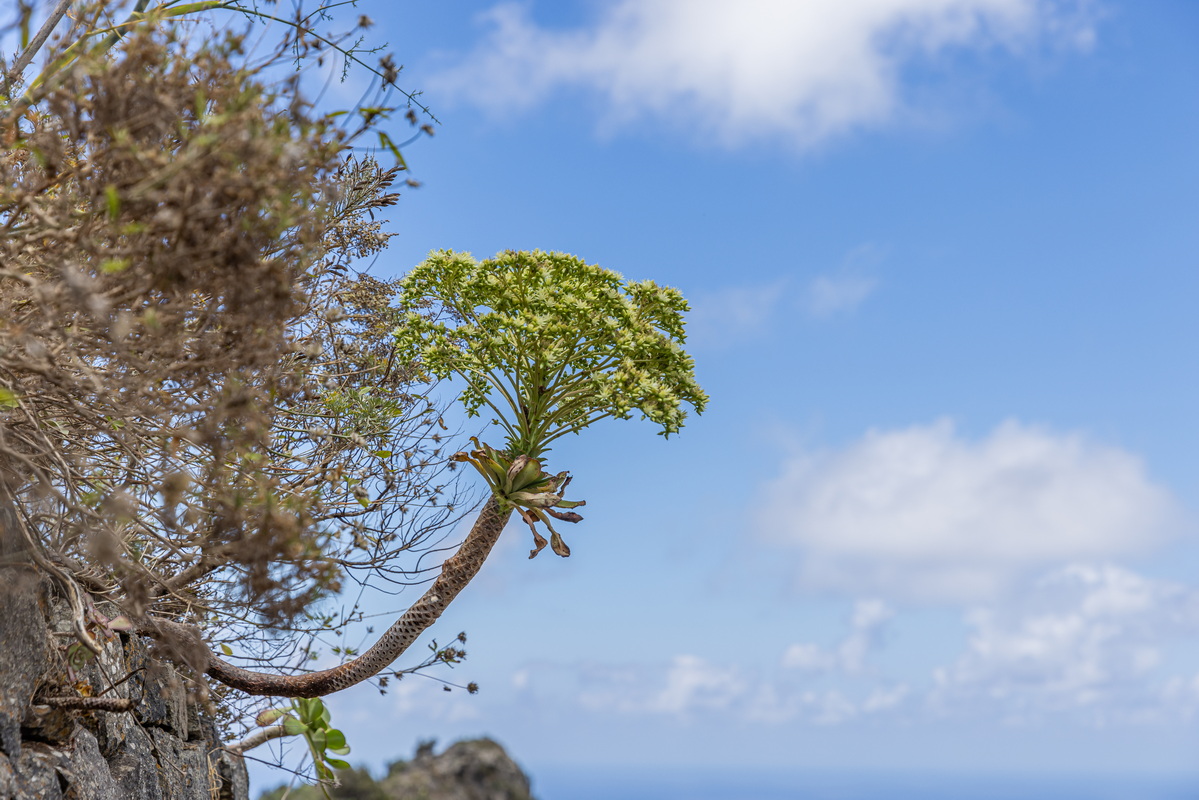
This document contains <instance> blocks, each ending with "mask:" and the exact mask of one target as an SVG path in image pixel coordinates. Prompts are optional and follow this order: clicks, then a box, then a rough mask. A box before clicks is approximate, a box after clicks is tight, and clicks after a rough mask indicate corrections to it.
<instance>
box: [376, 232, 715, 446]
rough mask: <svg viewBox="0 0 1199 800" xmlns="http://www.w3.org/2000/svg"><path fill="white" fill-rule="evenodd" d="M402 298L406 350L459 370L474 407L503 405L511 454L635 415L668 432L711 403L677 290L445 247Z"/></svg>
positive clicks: (520, 255)
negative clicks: (690, 351) (688, 343)
mask: <svg viewBox="0 0 1199 800" xmlns="http://www.w3.org/2000/svg"><path fill="white" fill-rule="evenodd" d="M400 298H401V303H402V304H403V307H404V310H405V312H406V314H407V318H406V321H405V324H404V325H402V326H401V327H399V328H398V329H397V330H396V333H395V338H396V347H397V356H398V357H399V358H403V359H407V360H408V361H410V362H415V363H419V364H420V365H422V367H423V369H425V370H427V371H428V373H430V374H432V375H435V376H436V377H438V378H448V377H450V376H452V375H456V376H458V377H460V378H461V379H462V380H463V381H464V382H465V384H466V388H465V390H464V392H463V395H462V401H463V403H464V404H465V406H466V410H467V412H468V413H469V414H471V415H472V416H474V415H477V414H479V413H480V411H481V410H482V408H483V407H484V406H486V407H487V408H489V409H490V410H491V411H492V412H494V414H495V421H496V423H497V424H498V425H500V426H501V427H502V428H503V429H504V431H505V433H506V436H507V452H508V453H509V455H511V456H517V455H526V456H529V457H531V458H536V457H538V456H540V455H541V454H542V453H544V452H545V451H546V450H547V449H548V445H549V444H550V442H552V441H554V440H555V439H557V438H558V437H560V436H564V435H565V434H567V433H577V432H578V431H580V430H582V429H583V428H586V427H587V426H588V425H590V424H591V423H593V422H596V421H598V420H601V419H604V418H606V417H615V418H618V419H628V418H630V417H631V416H632V415H633V412H634V411H639V412H641V414H642V416H643V417H644V418H645V419H648V420H650V421H651V422H654V423H656V424H658V425H660V426H661V428H662V430H661V433H662V434H663V435H665V436H669V435H670V434H672V433H676V432H677V431H678V430H679V429H680V428H681V427H682V425H683V420H684V419H685V418H686V416H687V412H686V410H685V409H684V405H690V406H691V407H692V408H694V409H695V411H696V413H700V412H702V411H703V409H704V406H705V405H706V404H707V401H708V397H707V395H706V394H704V391H703V389H701V388H700V386H699V384H698V383H697V382H696V380H695V374H694V371H695V363H694V361H693V360H692V359H691V357H690V356H689V355H687V353H686V352H684V351H683V349H682V344H683V342H684V341H685V339H686V335H685V333H684V323H683V314H684V312H686V311H687V310H688V306H687V301H686V300H684V299H683V296H682V294H680V293H679V291H678V290H677V289H672V288H670V287H664V286H658V285H657V284H656V283H654V282H653V281H643V282H640V283H625V282H624V280H623V278H622V277H621V276H620V275H619V274H618V273H616V272H612V271H611V270H607V269H603V268H602V267H599V266H595V265H593V264H587V263H586V262H584V261H583V260H582V259H580V258H576V257H575V256H572V255H569V254H566V253H546V252H542V251H540V250H535V251H532V252H529V251H522V252H516V251H512V250H509V251H506V252H503V253H500V254H498V255H497V256H496V257H495V258H491V259H488V260H486V261H481V262H480V261H476V260H475V259H474V258H472V257H471V256H470V254H468V253H455V252H453V251H449V250H443V251H438V252H434V253H432V254H431V255H430V256H429V258H428V259H426V260H425V261H424V262H423V263H422V264H420V265H419V266H418V267H416V269H414V270H413V271H412V272H411V273H410V274H409V275H408V276H407V277H406V278H405V279H404V280H403V281H402V283H401V295H400Z"/></svg>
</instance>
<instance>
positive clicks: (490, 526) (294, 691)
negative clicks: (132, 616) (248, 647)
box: [143, 495, 512, 697]
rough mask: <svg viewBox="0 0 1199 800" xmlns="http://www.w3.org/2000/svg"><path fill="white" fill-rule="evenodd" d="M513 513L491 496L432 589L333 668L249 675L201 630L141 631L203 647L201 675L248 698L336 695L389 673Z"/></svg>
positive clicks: (170, 626) (160, 627) (166, 627)
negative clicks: (204, 660) (367, 645)
mask: <svg viewBox="0 0 1199 800" xmlns="http://www.w3.org/2000/svg"><path fill="white" fill-rule="evenodd" d="M511 515H512V510H511V509H508V510H501V508H500V504H499V501H498V500H497V499H496V497H495V495H492V496H491V497H489V498H488V499H487V502H486V504H484V506H483V508H482V510H481V511H480V512H479V517H478V519H476V520H475V524H474V527H472V528H471V531H470V534H468V535H467V537H466V541H464V542H463V543H462V546H461V547H459V548H458V552H457V553H455V554H454V555H452V556H451V557H450V558H448V559H446V561H445V563H444V564H443V565H442V567H441V574H440V575H439V576H438V577H437V580H435V581H434V582H433V585H432V586H430V587H429V589H428V590H427V591H426V592H425V593H424V594H423V595H421V597H420V599H419V600H417V601H416V602H415V603H413V604H412V606H411V607H410V608H409V609H408V610H407V611H405V612H404V613H403V614H402V615H401V616H400V618H399V619H398V620H396V621H395V623H394V624H392V626H391V627H390V628H388V629H387V632H386V633H384V634H383V636H382V637H380V639H379V641H378V642H376V643H375V645H374V646H373V647H371V648H370V649H369V650H367V651H366V652H365V653H363V654H362V655H360V656H358V658H355V659H354V660H353V661H347V662H346V663H345V664H342V665H341V666H337V667H333V668H332V669H326V670H321V671H320V672H311V673H309V674H307V675H271V674H269V673H264V672H252V671H250V670H247V669H242V668H241V667H235V666H234V665H232V664H230V663H229V662H227V661H224V660H222V659H220V658H218V657H216V656H215V655H213V654H212V652H211V651H210V650H209V649H208V646H207V645H206V644H204V643H203V642H202V641H201V640H200V635H199V631H198V630H197V629H196V628H194V627H191V626H188V625H182V624H180V623H178V622H169V621H166V620H154V621H153V623H152V624H151V625H150V626H147V627H146V628H145V629H144V630H143V632H144V633H147V634H149V635H152V636H153V635H159V636H160V635H161V634H162V632H164V631H165V632H168V633H170V634H172V635H173V636H176V637H179V638H181V639H183V640H184V641H187V642H189V643H190V644H191V645H192V646H193V647H198V648H203V651H204V652H206V653H207V668H206V670H205V672H207V673H208V675H210V676H211V677H213V678H214V679H216V680H218V681H220V682H221V683H223V684H225V685H226V686H231V687H232V688H234V689H240V690H241V691H243V692H246V693H247V694H255V695H267V696H273V697H323V696H324V695H328V694H332V693H333V692H339V691H341V690H342V689H346V688H349V687H350V686H353V685H355V684H358V683H362V682H363V681H365V680H367V679H369V678H373V677H374V676H375V675H378V674H379V673H380V672H382V671H383V670H385V669H387V667H389V666H391V664H392V662H394V661H395V660H396V659H397V658H399V657H400V656H401V655H402V654H403V653H404V651H405V650H407V649H408V648H409V646H411V645H412V643H413V642H414V641H416V638H417V637H418V636H420V635H421V634H422V633H424V631H425V630H426V629H427V628H428V627H429V626H430V625H432V624H433V623H434V622H436V621H437V618H438V617H440V616H441V614H442V612H443V611H445V609H446V607H447V606H449V604H450V602H451V601H453V599H454V598H455V597H457V596H458V593H459V592H461V591H462V589H463V588H465V587H466V584H468V583H470V581H471V579H472V578H474V577H475V575H477V574H478V572H479V568H480V567H482V566H483V562H484V561H486V560H487V554H488V553H490V552H491V548H492V547H494V546H495V543H496V541H497V540H498V539H499V537H500V533H501V532H502V531H503V530H504V525H505V524H507V522H508V518H509V517H510V516H511ZM155 628H157V630H155Z"/></svg>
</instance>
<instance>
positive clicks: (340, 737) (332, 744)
mask: <svg viewBox="0 0 1199 800" xmlns="http://www.w3.org/2000/svg"><path fill="white" fill-rule="evenodd" d="M325 739H326V741H327V743H328V748H329V749H330V750H332V751H333V752H335V753H336V752H338V751H340V750H341V749H342V748H344V747H345V746H346V735H345V734H344V733H342V732H341V731H339V730H337V729H336V728H330V729H329V730H327V731H325ZM347 752H349V751H348V750H347ZM343 755H344V753H343Z"/></svg>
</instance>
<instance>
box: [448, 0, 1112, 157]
mask: <svg viewBox="0 0 1199 800" xmlns="http://www.w3.org/2000/svg"><path fill="white" fill-rule="evenodd" d="M1088 5H1089V4H1088V3H1087V2H1085V0H805V2H802V3H799V2H794V1H793V0H742V2H740V3H729V2H725V1H724V0H620V2H616V3H610V4H606V5H601V6H600V8H601V9H602V10H601V12H600V16H599V18H598V19H597V20H596V22H595V24H594V26H593V27H591V28H590V29H583V28H579V29H574V30H549V29H546V28H543V27H540V26H539V25H538V24H537V23H535V22H534V21H532V20H531V19H530V18H529V16H528V11H527V8H526V6H524V5H520V4H513V3H505V4H501V5H497V6H495V7H493V8H492V9H491V10H490V11H488V12H487V13H486V14H485V15H484V16H483V17H482V19H483V21H484V22H485V23H486V24H487V25H488V26H489V28H490V34H489V36H487V37H486V39H485V40H484V41H483V42H482V43H480V44H479V45H478V47H477V49H476V50H475V51H474V52H472V53H470V54H469V55H468V56H466V57H465V58H464V59H463V60H461V61H460V62H459V63H458V64H457V65H456V66H454V67H452V68H449V69H447V70H446V71H444V72H443V73H441V74H440V75H438V76H435V78H434V79H433V80H432V81H430V82H429V84H428V88H429V89H430V90H435V91H436V92H437V93H439V94H440V95H441V96H443V97H452V96H458V97H460V98H463V99H465V100H467V101H469V102H472V103H474V104H476V105H479V106H482V107H485V108H489V109H492V110H494V111H497V112H502V113H505V114H509V113H511V111H512V110H513V109H514V108H522V107H524V108H527V107H530V106H533V105H535V104H537V103H540V102H542V101H543V100H545V98H546V97H547V96H548V95H549V94H550V93H551V92H553V91H554V90H556V89H559V88H566V87H582V88H585V89H589V90H592V91H594V92H596V93H598V94H599V95H601V96H602V97H603V98H604V99H605V100H606V101H607V112H608V116H609V117H611V118H615V119H616V120H617V121H624V122H628V121H632V120H636V119H638V118H641V117H652V118H659V119H665V120H669V121H672V122H674V123H675V124H678V125H680V126H686V127H688V128H692V129H695V130H697V132H700V133H701V134H702V135H705V136H715V137H717V138H719V139H720V140H721V141H723V142H725V143H729V144H732V143H737V142H741V141H745V140H751V139H755V138H760V137H762V136H771V137H775V136H778V137H782V138H784V139H785V140H788V141H790V142H792V143H793V144H795V145H797V146H800V147H806V146H810V145H812V144H815V143H817V142H820V141H823V140H825V139H827V138H829V137H831V136H834V135H837V134H841V133H844V132H847V131H852V130H855V129H858V128H862V127H866V126H874V125H878V124H880V123H884V122H886V121H888V120H891V119H893V118H895V117H896V116H897V115H900V114H902V113H904V112H905V110H907V109H906V105H907V101H906V99H905V95H904V90H903V88H902V86H901V84H902V75H903V72H904V69H905V67H906V66H907V65H908V64H909V63H913V62H915V63H919V62H924V63H928V62H932V61H935V59H936V58H937V57H938V56H941V55H943V54H945V53H946V52H950V51H953V50H955V49H987V48H993V47H995V46H1002V47H1006V48H1008V49H1011V50H1014V51H1019V50H1021V49H1023V48H1027V47H1029V46H1033V45H1036V44H1037V43H1038V42H1042V41H1045V42H1049V43H1051V44H1054V45H1061V46H1065V47H1072V48H1073V47H1080V48H1085V47H1087V46H1089V44H1090V42H1091V41H1092V40H1093V38H1094V32H1093V26H1092V24H1091V21H1090V15H1089V14H1088V13H1087V6H1088Z"/></svg>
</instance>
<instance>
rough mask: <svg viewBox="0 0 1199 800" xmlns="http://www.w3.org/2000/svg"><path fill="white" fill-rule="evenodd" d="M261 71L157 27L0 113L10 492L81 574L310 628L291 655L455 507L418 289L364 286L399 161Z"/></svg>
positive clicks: (183, 603)
mask: <svg viewBox="0 0 1199 800" xmlns="http://www.w3.org/2000/svg"><path fill="white" fill-rule="evenodd" d="M244 62H245V59H244V58H241V57H240V41H239V40H238V39H236V38H229V39H227V40H226V41H224V42H223V43H221V44H219V45H214V46H205V47H200V48H193V47H191V46H189V45H188V44H187V43H186V42H182V41H178V40H175V39H173V38H172V35H171V34H170V33H151V32H145V31H143V32H141V33H138V34H137V35H134V36H131V37H129V38H128V39H127V40H125V41H124V42H123V43H122V47H121V48H120V49H119V51H118V52H116V54H115V55H113V56H104V55H94V56H87V57H84V58H82V59H81V60H80V61H79V62H78V63H77V64H76V65H75V66H74V67H73V68H72V70H71V72H70V73H69V75H67V76H65V78H64V80H62V81H59V82H58V83H57V85H55V86H53V87H52V88H47V89H43V90H40V93H38V94H35V95H34V97H33V102H32V103H29V104H24V103H23V104H10V105H9V106H7V107H5V106H0V491H6V492H7V493H8V495H9V496H10V498H11V500H13V501H14V502H13V505H14V506H15V507H16V508H17V509H19V511H20V516H21V524H22V527H23V529H24V530H25V531H26V533H27V537H28V539H29V541H30V543H31V546H32V547H34V548H35V550H37V551H38V552H39V553H40V554H41V555H42V557H43V558H44V560H45V561H47V562H49V563H51V564H54V565H56V566H57V568H58V569H59V570H61V572H62V573H63V575H64V576H67V578H68V579H70V580H75V581H79V582H82V583H83V584H84V585H85V586H86V587H87V588H88V589H89V590H90V591H91V592H92V593H93V594H102V595H104V596H106V597H107V598H108V599H111V600H113V601H114V602H116V603H117V604H118V605H120V606H121V607H122V608H123V609H124V610H125V612H126V613H128V614H130V615H131V616H132V617H133V618H134V619H137V618H145V617H146V616H147V615H150V616H154V615H157V616H164V617H170V618H174V619H190V620H192V621H195V622H198V623H200V624H201V625H202V626H203V627H204V628H205V630H206V631H207V632H208V634H209V636H210V637H211V636H212V635H214V634H213V632H214V631H216V630H219V629H222V628H224V627H227V626H233V627H234V628H237V627H238V626H242V627H241V630H242V631H243V632H244V631H245V626H246V625H252V626H255V627H258V626H268V625H269V626H271V627H272V629H273V631H274V634H275V635H277V634H279V633H280V632H282V633H287V632H290V633H291V634H292V635H291V636H286V635H285V636H283V638H282V639H281V640H280V641H279V643H278V644H279V647H280V648H282V650H274V651H272V650H270V649H269V648H268V649H266V650H263V651H262V654H263V658H264V659H269V657H270V656H271V655H273V654H276V653H278V652H283V653H287V652H290V650H289V648H291V650H294V649H295V648H297V647H299V648H302V647H303V641H304V637H303V634H304V633H305V632H308V633H310V632H312V631H313V630H315V629H319V628H321V627H336V626H337V625H338V624H340V623H341V621H342V620H341V619H338V618H336V617H334V616H328V617H324V618H321V617H319V616H318V617H315V621H313V619H314V617H313V616H312V615H311V614H309V615H308V616H305V615H304V613H303V612H306V611H308V612H310V611H311V609H312V605H313V603H314V602H315V601H318V600H320V599H321V598H323V597H327V596H328V595H329V594H330V593H332V592H334V591H336V590H337V589H339V588H340V586H341V581H342V580H343V578H344V577H345V576H346V575H354V574H356V573H363V574H362V575H360V576H359V578H360V579H362V578H364V577H365V576H367V575H370V574H384V575H386V574H388V573H389V572H390V573H391V574H392V575H393V577H394V578H396V579H400V580H402V579H404V573H402V572H400V568H399V567H398V566H396V564H395V562H393V558H394V557H395V556H396V554H397V553H399V552H400V551H403V550H412V549H416V548H419V547H421V546H422V545H423V546H425V547H427V546H428V540H429V537H430V536H432V535H433V534H434V533H436V532H437V531H438V530H439V529H440V528H441V527H443V526H444V524H445V523H446V522H447V521H448V520H449V519H450V517H451V516H452V515H453V512H454V508H453V498H452V497H445V496H443V493H444V492H445V491H446V490H447V486H446V484H448V483H449V481H448V480H446V479H445V478H444V477H443V474H442V472H441V470H443V469H444V464H445V459H444V458H443V457H441V455H442V454H441V451H440V433H441V429H440V427H439V426H438V424H437V423H438V422H439V418H438V414H437V411H436V409H435V408H434V407H433V406H432V405H431V403H430V402H429V401H428V399H427V397H426V390H427V388H428V387H427V385H426V384H425V383H423V382H422V378H421V375H420V374H419V371H418V370H416V369H415V368H414V367H413V365H410V364H403V363H395V360H394V358H393V353H392V350H391V346H390V340H391V336H390V332H391V331H392V329H393V328H394V327H395V325H396V324H397V323H398V318H397V316H396V314H395V312H394V311H393V310H392V309H391V307H390V299H391V297H392V295H393V293H394V288H393V287H392V285H391V284H389V283H386V282H382V281H379V280H377V279H374V278H370V277H367V276H361V275H355V274H353V273H351V272H350V270H349V264H350V263H351V262H352V260H353V259H355V258H361V257H363V256H369V255H371V254H374V253H376V252H378V251H379V250H380V249H381V248H382V247H383V246H384V245H385V243H386V239H387V235H386V234H382V233H380V231H379V228H378V225H377V223H376V222H374V220H373V218H372V212H373V210H374V209H377V208H380V207H383V206H387V205H390V204H392V203H394V202H395V199H396V195H394V194H391V193H389V187H390V185H391V184H392V183H393V181H394V179H395V177H396V172H397V170H395V169H392V170H387V169H383V168H381V167H379V166H378V165H377V164H376V163H374V162H373V161H371V160H369V159H368V160H361V159H356V158H354V157H352V156H351V155H350V152H349V151H348V149H347V147H346V142H345V136H344V135H343V134H342V132H341V131H339V130H338V128H337V127H336V126H335V125H334V124H332V122H331V121H330V119H328V118H322V117H315V118H313V117H310V116H309V115H308V114H307V112H306V109H305V106H304V105H303V104H302V103H300V102H298V101H297V100H296V97H297V92H296V87H295V86H294V85H289V86H284V87H282V88H280V89H276V90H272V89H271V88H269V87H268V86H266V85H264V84H263V83H262V82H261V78H260V77H259V75H257V74H255V73H253V72H251V71H249V70H247V69H246V68H244V67H243V66H239V64H240V63H244ZM439 481H441V483H439ZM5 487H7V488H5ZM182 644H183V643H177V646H179V645H182ZM168 646H169V643H168ZM275 666H276V667H279V666H282V665H281V664H278V663H276V664H275Z"/></svg>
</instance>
